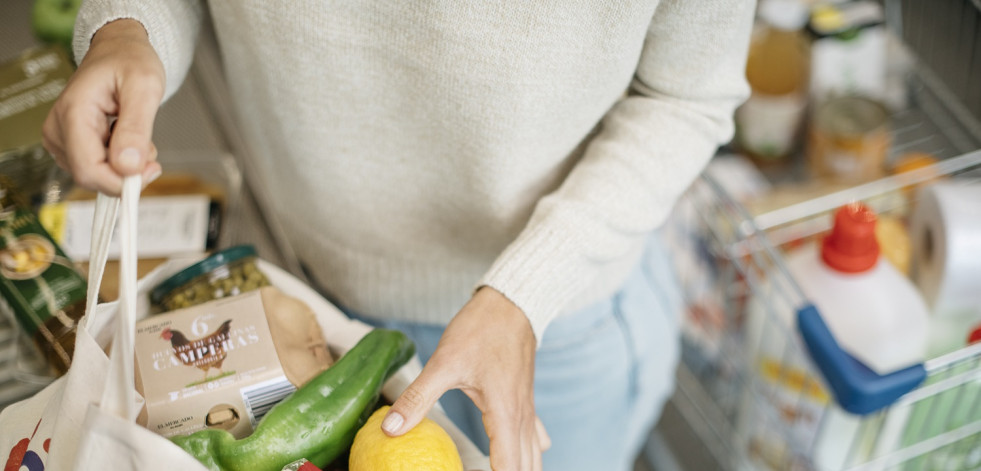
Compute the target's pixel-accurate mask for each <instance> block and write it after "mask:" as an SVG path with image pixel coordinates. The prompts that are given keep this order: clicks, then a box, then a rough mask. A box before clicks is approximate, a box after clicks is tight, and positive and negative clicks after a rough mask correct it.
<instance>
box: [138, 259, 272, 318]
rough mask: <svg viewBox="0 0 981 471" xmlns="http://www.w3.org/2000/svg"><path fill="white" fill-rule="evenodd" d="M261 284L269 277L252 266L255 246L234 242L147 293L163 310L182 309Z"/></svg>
mask: <svg viewBox="0 0 981 471" xmlns="http://www.w3.org/2000/svg"><path fill="white" fill-rule="evenodd" d="M263 286H269V280H268V279H267V278H266V275H264V274H263V273H262V271H261V270H259V269H258V268H256V251H255V247H252V246H250V245H238V246H234V247H229V248H226V249H223V250H220V251H218V252H215V253H214V254H211V255H210V256H208V257H207V258H205V259H204V260H201V261H200V262H198V263H195V264H194V265H191V266H190V267H187V268H186V269H184V270H181V271H180V272H177V273H176V274H174V275H173V276H171V277H170V278H168V279H166V280H164V281H163V282H162V283H160V284H159V285H157V286H156V287H154V288H153V291H151V292H150V301H151V302H153V303H154V304H156V305H159V306H161V307H162V308H163V309H164V310H174V309H182V308H187V307H191V306H195V305H198V304H201V303H204V302H207V301H211V300H213V299H220V298H224V297H227V296H235V295H238V294H241V293H245V292H248V291H252V290H254V289H259V288H261V287H263Z"/></svg>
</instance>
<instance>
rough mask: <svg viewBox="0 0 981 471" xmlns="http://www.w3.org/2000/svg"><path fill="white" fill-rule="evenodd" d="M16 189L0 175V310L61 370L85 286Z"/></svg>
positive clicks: (69, 353)
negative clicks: (7, 314)
mask: <svg viewBox="0 0 981 471" xmlns="http://www.w3.org/2000/svg"><path fill="white" fill-rule="evenodd" d="M16 191H17V189H16V188H14V187H13V185H11V184H10V182H9V181H8V180H6V179H5V178H3V177H0V295H2V296H3V298H2V301H3V302H0V309H3V310H5V311H9V313H11V314H12V317H14V318H16V319H17V322H18V324H20V326H21V328H22V329H23V331H24V332H25V333H26V334H27V335H28V336H29V337H31V338H32V339H33V340H34V343H35V344H36V345H37V346H38V347H39V348H40V350H41V352H43V354H44V358H45V359H46V360H47V362H48V364H49V365H50V366H51V368H52V369H53V370H54V371H56V372H57V373H58V374H62V373H64V372H65V371H67V370H68V366H69V365H70V364H71V359H72V353H73V351H74V349H75V328H76V323H77V321H78V320H79V319H80V318H81V317H82V315H83V314H84V313H85V300H86V288H87V285H86V282H85V279H84V278H82V275H81V274H80V273H78V272H77V271H76V270H75V267H74V265H73V264H72V261H71V260H70V259H69V258H68V257H67V256H66V255H65V253H64V252H63V251H62V250H61V247H59V246H58V244H57V243H55V241H54V240H52V239H51V237H50V236H49V235H48V233H47V232H46V231H45V230H44V228H43V227H41V224H40V223H39V222H38V220H37V218H36V217H35V215H34V213H33V212H32V211H31V210H30V208H29V207H28V206H27V204H26V202H25V201H23V198H21V197H20V196H19V194H18V193H17V192H16Z"/></svg>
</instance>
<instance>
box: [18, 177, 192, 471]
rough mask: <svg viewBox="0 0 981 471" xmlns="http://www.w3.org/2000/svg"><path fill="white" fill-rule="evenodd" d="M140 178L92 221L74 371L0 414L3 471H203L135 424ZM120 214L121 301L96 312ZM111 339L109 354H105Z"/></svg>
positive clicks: (101, 200)
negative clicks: (137, 226) (89, 257)
mask: <svg viewBox="0 0 981 471" xmlns="http://www.w3.org/2000/svg"><path fill="white" fill-rule="evenodd" d="M140 190H141V181H140V177H139V176H133V177H127V178H126V179H125V180H124V183H123V191H122V197H121V199H120V198H112V197H108V196H105V195H101V194H100V195H99V196H98V197H97V199H96V210H95V220H94V221H93V234H92V247H91V254H92V257H91V259H90V263H89V278H88V279H89V285H88V305H87V306H86V311H85V312H86V314H85V316H84V317H83V318H82V319H81V321H79V325H78V327H77V333H76V340H75V354H74V358H73V359H72V365H71V367H70V368H69V369H68V372H67V373H66V374H65V375H64V376H62V377H60V378H58V379H57V380H55V381H54V382H52V383H51V384H49V385H48V386H47V387H46V388H44V389H43V390H41V391H40V392H38V393H37V394H35V395H34V396H32V397H31V398H28V399H26V400H24V401H21V402H19V403H16V404H12V405H10V406H8V407H7V408H5V409H4V410H3V412H2V413H0V460H4V461H3V462H4V468H3V471H18V470H22V469H27V470H28V471H44V470H50V471H63V470H80V471H82V470H93V471H94V470H100V471H101V470H110V469H112V470H115V469H120V470H122V469H139V470H149V471H156V470H159V471H164V470H173V469H181V470H191V471H204V470H205V468H204V466H203V465H201V464H200V463H199V462H198V461H197V460H195V459H194V458H193V457H191V456H190V455H188V454H186V453H184V452H183V450H181V449H180V448H178V447H177V446H176V445H174V444H173V443H171V442H170V441H169V440H167V439H166V438H164V437H161V436H159V435H157V434H155V433H153V432H151V431H149V430H147V429H145V428H143V427H141V426H139V425H137V424H136V422H135V420H136V414H137V413H138V412H139V410H140V408H141V407H142V398H139V397H138V395H137V394H136V390H135V389H134V387H133V385H134V381H135V378H134V369H133V338H134V334H135V324H136V317H137V316H136V315H137V310H138V309H147V306H138V304H139V303H140V300H139V297H138V291H145V290H146V289H148V287H146V286H139V285H138V284H137V275H136V260H137V257H136V215H137V202H138V200H139V195H140ZM117 213H119V237H120V246H121V249H122V252H121V254H120V280H119V281H120V283H119V286H120V295H119V300H118V301H116V302H112V303H106V304H102V305H97V303H96V301H97V299H98V296H97V294H98V292H99V287H100V284H101V281H102V275H103V273H104V271H105V263H106V259H107V258H108V253H109V242H110V240H111V238H112V232H113V226H114V225H115V221H116V215H117ZM110 339H111V345H112V346H111V348H110V352H111V353H110V354H109V355H108V356H107V355H106V354H105V351H104V349H103V347H104V346H106V345H108V344H109V342H110Z"/></svg>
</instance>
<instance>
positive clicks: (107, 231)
mask: <svg viewBox="0 0 981 471" xmlns="http://www.w3.org/2000/svg"><path fill="white" fill-rule="evenodd" d="M118 211H119V198H116V197H113V196H106V195H104V194H102V193H99V195H98V196H96V199H95V216H94V217H93V219H92V241H91V245H90V246H89V278H88V283H89V285H88V292H87V296H88V298H87V299H86V302H85V315H84V316H83V317H82V320H81V321H79V326H80V328H82V329H86V330H88V329H89V327H90V326H91V324H92V319H93V318H94V317H95V316H96V309H95V307H96V306H97V305H98V304H99V290H100V289H101V288H102V275H103V274H105V272H106V260H108V258H109V243H110V242H111V241H112V231H113V229H114V227H115V225H116V214H117V213H118Z"/></svg>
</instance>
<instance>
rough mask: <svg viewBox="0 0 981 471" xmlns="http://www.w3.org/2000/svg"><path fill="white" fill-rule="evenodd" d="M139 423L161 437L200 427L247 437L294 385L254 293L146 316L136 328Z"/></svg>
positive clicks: (193, 430)
mask: <svg viewBox="0 0 981 471" xmlns="http://www.w3.org/2000/svg"><path fill="white" fill-rule="evenodd" d="M136 364H137V383H138V387H140V388H141V393H142V394H143V396H144V398H145V399H146V407H145V410H144V411H143V412H142V413H141V415H140V418H139V419H138V421H139V422H140V423H141V424H143V425H144V426H146V427H147V428H149V429H150V430H152V431H154V432H156V433H159V434H161V435H163V436H167V437H169V436H173V435H184V434H189V433H193V432H195V431H197V430H201V429H205V428H219V429H223V430H228V431H229V432H231V433H232V435H235V436H236V437H238V438H242V437H245V436H247V435H249V434H250V433H251V432H252V430H254V428H255V424H256V423H257V422H258V421H259V420H260V419H261V418H262V416H263V415H264V414H265V412H266V411H268V410H269V408H271V407H272V406H273V405H275V404H276V403H277V402H279V401H280V400H282V399H283V398H284V397H286V396H287V395H289V394H290V393H291V392H293V390H295V387H294V386H293V385H292V384H291V383H290V382H289V381H287V379H286V376H285V375H284V372H283V368H282V366H281V363H280V360H279V356H278V355H277V353H276V348H275V345H274V344H273V340H272V336H271V334H270V331H269V324H268V322H267V321H266V314H265V310H264V307H263V303H262V298H261V296H260V294H259V292H258V291H251V292H248V293H245V294H242V295H239V296H234V297H230V298H223V299H219V300H215V301H211V302H208V303H204V304H201V305H197V306H193V307H190V308H187V309H181V310H177V311H172V312H168V313H165V314H160V315H156V316H153V317H149V318H147V319H144V320H143V321H141V322H139V323H138V324H137V326H136Z"/></svg>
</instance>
